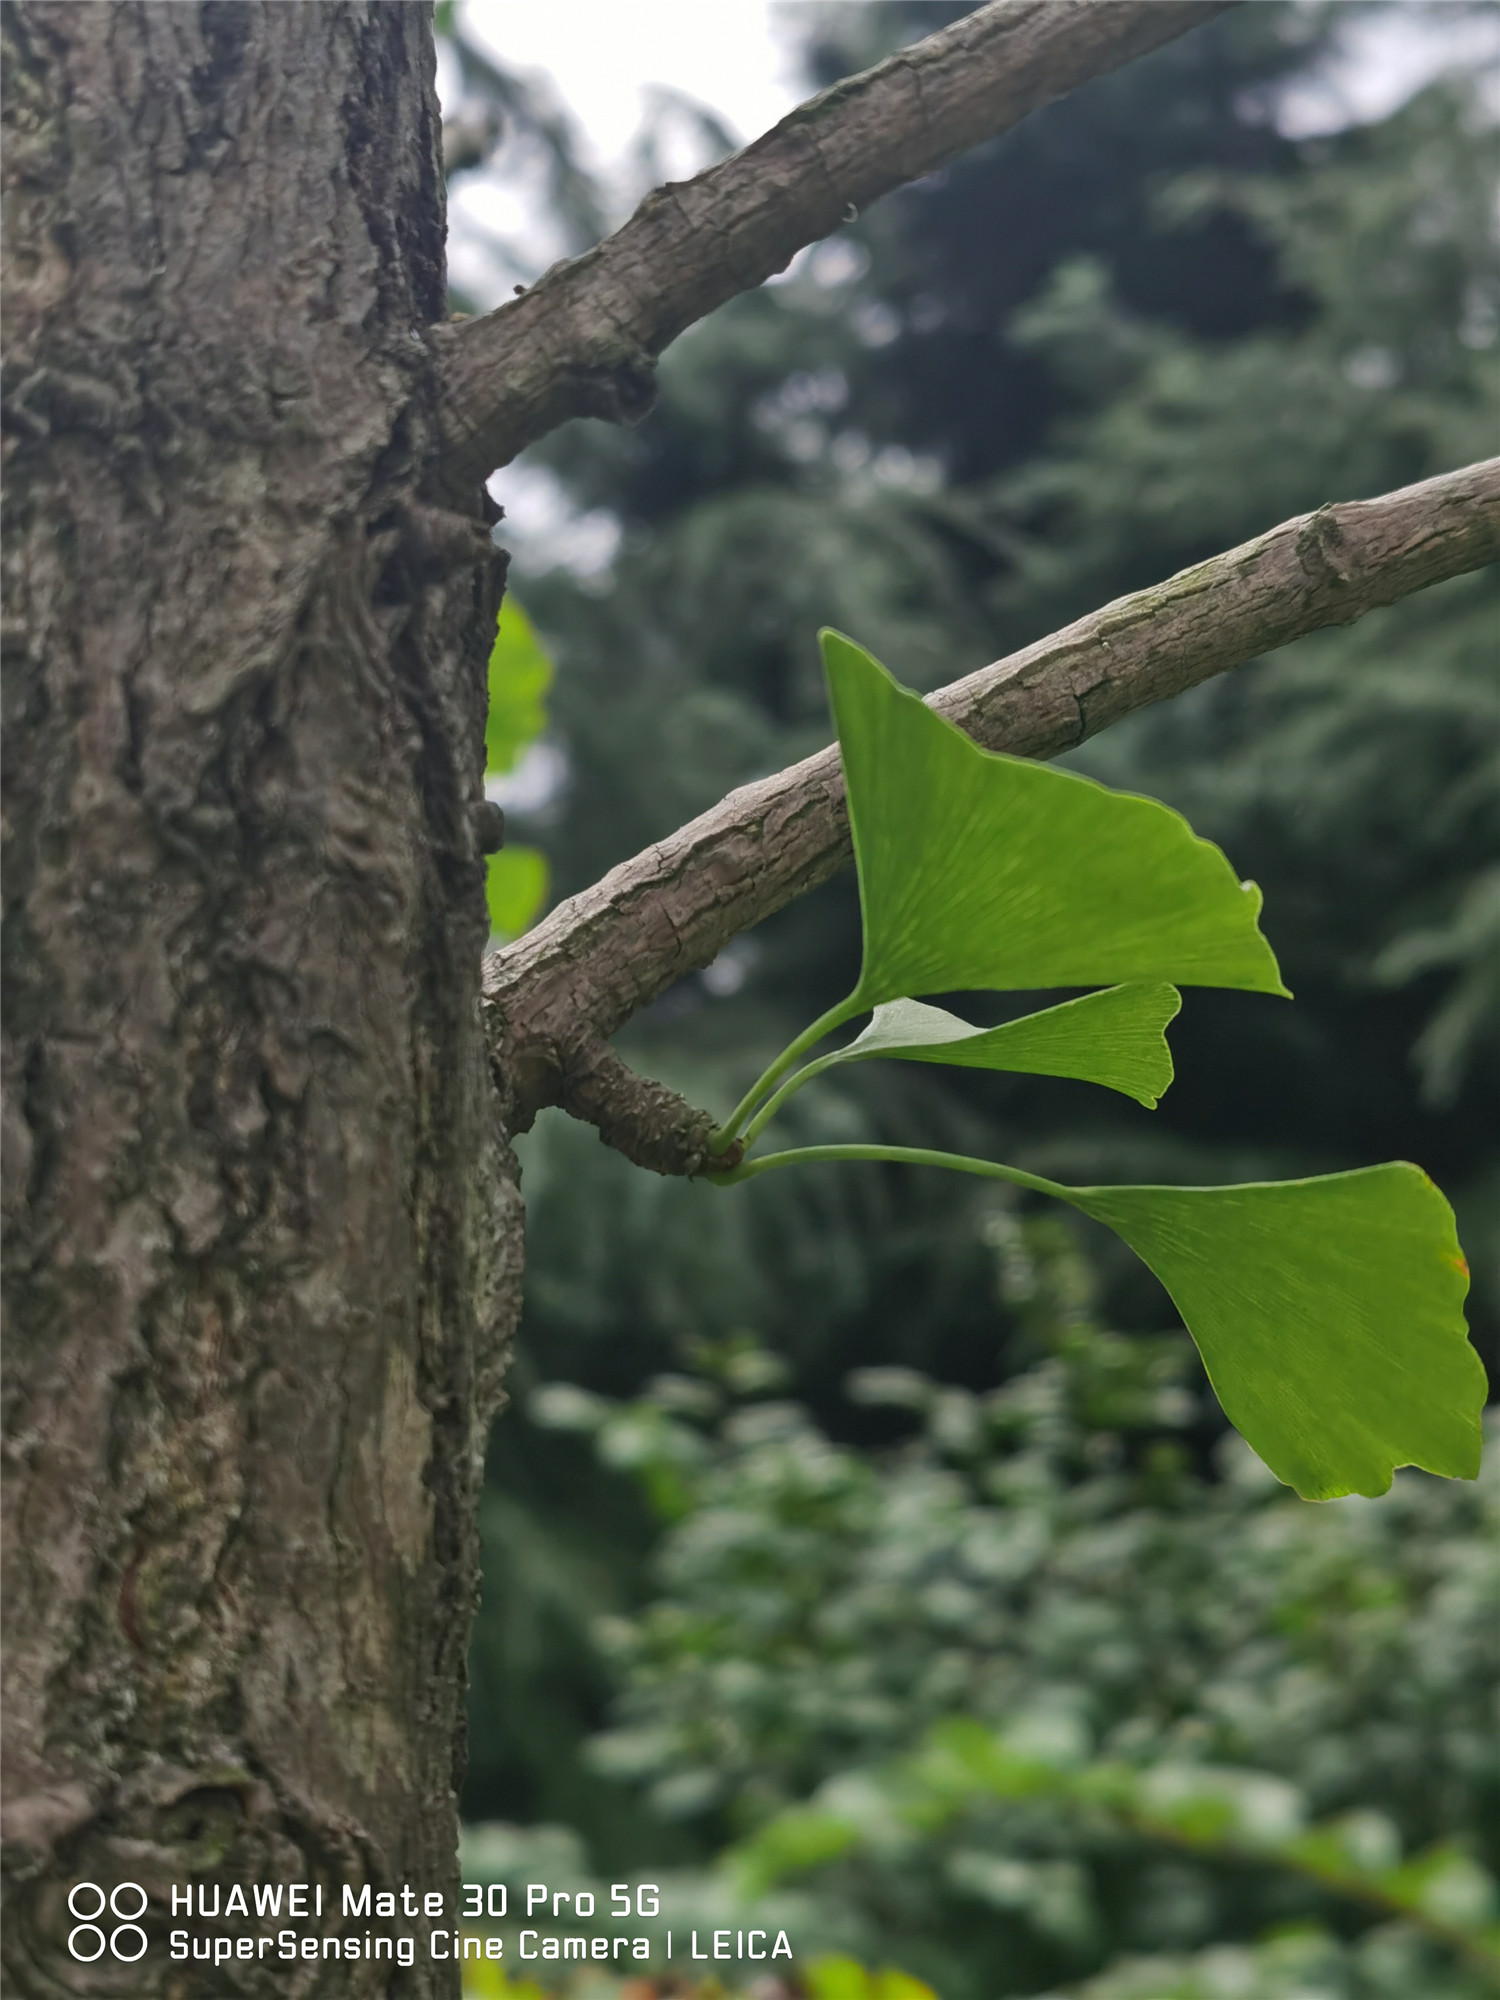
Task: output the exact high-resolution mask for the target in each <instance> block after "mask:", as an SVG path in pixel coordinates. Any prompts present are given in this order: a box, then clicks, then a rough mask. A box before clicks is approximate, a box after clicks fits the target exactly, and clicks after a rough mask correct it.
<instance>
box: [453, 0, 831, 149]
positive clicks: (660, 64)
mask: <svg viewBox="0 0 1500 2000" xmlns="http://www.w3.org/2000/svg"><path fill="white" fill-rule="evenodd" d="M772 5H773V0H468V4H467V7H466V9H465V14H466V19H467V21H468V22H469V24H470V26H471V27H472V28H473V29H474V30H475V31H476V32H477V34H478V35H479V36H481V37H482V38H483V40H484V41H485V42H486V43H487V44H488V45H489V46H490V47H491V48H492V49H493V50H494V51H495V53H496V54H497V55H499V56H501V57H503V58H504V59H505V60H506V61H507V62H510V63H513V64H516V65H517V66H520V67H524V68H527V69H543V70H546V71H548V72H549V73H550V75H551V76H552V78H553V81H554V82H555V83H556V85H557V88H558V91H559V93H560V94H561V96H562V97H563V98H564V99H565V100H566V101H567V103H568V104H569V105H570V106H571V107H572V110H573V112H574V113H575V115H576V117H577V118H578V121H579V123H580V125H581V126H582V127H583V130H584V131H585V132H586V133H587V134H588V137H589V139H590V141H591V143H592V145H593V148H594V150H595V152H596V155H597V156H598V161H599V164H600V165H601V166H603V165H608V164H609V163H610V162H612V161H614V160H616V159H618V158H619V156H620V155H621V154H622V153H624V152H625V150H626V148H627V147H628V146H629V144H630V141H631V140H632V139H633V138H634V136H635V133H636V129H637V127H638V126H639V124H640V122H641V114H642V111H643V109H644V105H643V101H642V96H641V92H642V89H643V88H644V87H645V86H646V85H648V84H652V83H664V84H669V85H671V86H672V87H674V88H675V89H677V90H681V91H685V92H686V93H687V95H688V96H690V97H695V98H697V99H698V100H699V101H700V102H701V103H703V104H707V105H710V106H711V107H712V108H713V109H714V110H716V111H718V112H719V113H720V114H721V116H722V117H723V118H724V119H725V120H726V121H727V122H728V123H729V124H730V125H732V126H733V127H734V129H735V131H736V132H737V133H738V134H739V136H740V138H741V139H754V138H758V137H759V135H760V134H761V133H762V132H764V131H765V130H766V129H767V127H768V126H771V125H774V124H775V123H776V121H777V119H778V118H780V117H782V116H783V115H784V113H786V112H788V111H790V110H791V108H792V106H793V104H795V103H796V102H797V100H798V98H799V97H801V96H802V95H803V92H802V91H801V90H800V89H798V87H797V85H796V82H795V80H794V79H793V77H792V75H791V73H790V71H791V65H790V63H789V62H788V60H787V54H786V51H785V49H784V47H783V45H782V43H781V41H780V40H779V38H778V37H777V36H776V33H775V30H774V27H773V24H772V18H771V15H772Z"/></svg>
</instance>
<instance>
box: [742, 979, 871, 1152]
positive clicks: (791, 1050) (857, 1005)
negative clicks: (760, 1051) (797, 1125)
mask: <svg viewBox="0 0 1500 2000" xmlns="http://www.w3.org/2000/svg"><path fill="white" fill-rule="evenodd" d="M863 1012H864V1003H863V1002H862V1001H861V1000H859V999H858V998H857V997H856V996H855V995H854V994H853V993H851V994H850V995H849V997H848V998H847V999H846V1000H840V1002H839V1003H838V1005H837V1006H836V1007H830V1008H829V1009H828V1012H827V1013H826V1014H820V1015H819V1016H818V1018H817V1020H816V1021H814V1022H813V1023H812V1025H811V1026H810V1027H807V1028H804V1029H803V1030H802V1033H801V1034H800V1035H798V1037H797V1038H796V1040H795V1041H792V1042H788V1043H787V1045H786V1047H785V1048H784V1049H783V1050H782V1051H781V1054H780V1055H779V1056H778V1057H777V1058H776V1060H775V1062H773V1063H772V1064H771V1066H770V1068H769V1069H764V1070H762V1071H761V1073H760V1075H759V1076H758V1077H757V1078H756V1079H755V1081H754V1083H752V1084H751V1086H750V1088H749V1089H748V1090H747V1091H746V1092H745V1094H744V1096H743V1097H742V1098H741V1099H740V1101H739V1103H738V1104H737V1105H736V1106H735V1107H734V1109H733V1111H731V1112H730V1114H729V1116H728V1118H727V1119H726V1120H725V1122H724V1123H723V1124H722V1125H721V1126H720V1127H719V1129H718V1131H717V1132H715V1133H714V1135H713V1137H712V1139H711V1140H710V1141H709V1146H710V1148H711V1150H712V1151H713V1152H715V1153H723V1152H727V1151H728V1149H729V1147H730V1146H731V1145H733V1143H734V1141H735V1140H736V1139H737V1138H738V1137H739V1130H740V1126H741V1125H742V1124H743V1122H744V1120H745V1119H746V1118H747V1117H748V1116H749V1114H750V1113H751V1112H752V1111H753V1110H754V1109H755V1107H756V1105H757V1104H758V1103H759V1102H760V1100H761V1098H762V1097H763V1096H764V1095H765V1093H766V1092H767V1091H768V1090H769V1089H770V1088H771V1086H772V1084H774V1083H775V1082H777V1081H778V1079H779V1078H781V1077H783V1076H785V1075H786V1073H787V1071H788V1070H789V1069H790V1068H791V1066H792V1064H793V1063H794V1062H795V1061H796V1060H797V1058H798V1056H800V1055H802V1054H803V1053H804V1052H805V1051H806V1050H808V1049H810V1048H811V1047H812V1046H813V1044H814V1043H815V1042H821V1041H822V1039H823V1037H824V1036H825V1035H831V1034H832V1033H833V1031H834V1029H835V1028H841V1027H842V1026H843V1025H844V1023H845V1021H852V1020H853V1018H854V1016H855V1015H856V1014H860V1013H863ZM812 1068H813V1065H812V1064H809V1065H808V1070H809V1071H810V1070H811V1069H812ZM800 1080H801V1081H803V1082H805V1081H806V1072H804V1073H803V1075H802V1077H801V1079H800ZM797 1083H798V1079H796V1078H794V1079H793V1088H795V1087H796V1086H797ZM790 1094H791V1092H790V1090H788V1091H786V1092H778V1094H777V1100H776V1101H778V1102H779V1101H780V1098H781V1097H782V1096H790ZM768 1115H769V1113H768ZM759 1129H760V1128H759V1126H757V1127H756V1130H757V1131H758V1130H759ZM776 1157H778V1158H779V1157H780V1155H779V1154H778V1155H777V1156H776ZM725 1178H726V1179H728V1178H730V1177H729V1176H728V1175H726V1176H725Z"/></svg>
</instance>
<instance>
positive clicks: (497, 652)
mask: <svg viewBox="0 0 1500 2000" xmlns="http://www.w3.org/2000/svg"><path fill="white" fill-rule="evenodd" d="M551 682H552V662H551V661H550V660H549V659H548V658H547V655H546V654H545V653H544V652H543V651H542V648H541V645H540V644H539V642H538V640H537V636H536V633H535V632H534V631H533V630H532V626H531V620H530V619H529V618H528V617H527V616H526V613H525V612H524V611H523V610H522V609H521V607H520V605H519V604H517V602H516V600H515V599H514V598H513V597H507V598H506V600H505V602H504V603H503V604H502V605H501V607H500V619H499V622H498V624H497V625H496V627H495V643H494V645H493V646H492V647H491V648H490V665H489V711H488V714H487V715H486V717H485V724H484V768H485V772H486V774H487V775H488V776H490V777H492V778H497V777H503V776H504V775H505V773H506V772H507V771H511V770H514V768H515V766H516V763H517V760H518V759H519V758H520V755H521V752H522V751H523V750H525V749H526V747H527V745H528V744H530V743H533V742H535V740H536V738H537V737H538V736H540V735H541V733H542V730H543V728H544V726H545V724H546V720H547V714H546V710H545V708H544V707H543V705H542V704H543V698H544V696H545V695H546V692H547V689H548V687H549V686H550V685H551Z"/></svg>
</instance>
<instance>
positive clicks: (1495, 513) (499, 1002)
mask: <svg viewBox="0 0 1500 2000" xmlns="http://www.w3.org/2000/svg"><path fill="white" fill-rule="evenodd" d="M1497 559H1500V459H1489V460H1487V461H1485V462H1484V463H1482V464H1479V465H1470V466H1465V467H1463V468H1462V469H1461V470H1459V471H1457V472H1448V473H1444V474H1442V475H1441V476H1440V477H1438V478H1436V479H1428V480H1424V481H1423V482H1422V483H1421V484H1420V485H1418V486H1407V487H1404V488H1402V490H1401V491H1400V492H1397V493H1387V494H1383V495H1381V496H1380V497H1379V498H1378V499H1374V500H1352V501H1347V502H1345V503H1344V504H1342V505H1340V506H1327V507H1320V508H1319V509H1318V510H1317V512H1316V513H1314V514H1302V515H1299V516H1298V517H1297V518H1296V519H1295V520H1291V521H1284V522H1283V523H1282V524H1281V526H1280V527H1278V528H1272V529H1271V531H1270V532H1269V534H1265V535H1261V536H1259V537H1258V538H1257V539H1256V540H1255V541H1252V542H1245V543H1243V544H1242V545H1241V546H1240V547H1239V548H1237V549H1230V550H1229V551H1228V553H1227V554H1224V555H1219V556H1214V557H1213V558H1212V559H1211V560H1210V561H1208V562H1203V563H1198V564H1196V565H1195V566H1194V567H1193V568H1191V569H1185V570H1181V571H1179V572H1178V574H1177V575H1176V576H1174V577H1170V578H1168V580H1167V581H1166V582H1165V583H1161V584H1157V585H1156V586H1154V587H1153V588H1152V589H1150V590H1142V591H1137V592H1136V593H1135V595H1134V596H1131V597H1122V598H1118V599H1117V600H1116V601H1115V602H1114V603H1113V604H1107V605H1105V607H1104V609H1103V610H1102V611H1096V612H1093V613H1092V614H1091V615H1090V616H1089V617H1087V618H1080V619H1079V620H1078V622H1077V623H1076V624H1074V625H1069V626H1067V627H1066V628H1065V629H1064V630H1063V631H1061V632H1056V633H1053V634H1052V636H1051V637H1050V638H1046V639H1040V640H1038V641H1037V643H1036V644H1035V645H1033V646H1028V647H1026V649H1025V650H1024V651H1023V652H1019V653H1014V654H1012V655H1011V657H1010V658H1009V659H1006V660H1000V661H998V662H997V663H996V664H995V665H993V666H989V667H983V668H981V669H980V671H979V672H978V673H975V674H970V675H969V676H968V678H967V679H965V680H961V681H955V682H954V683H953V685H952V686H951V687H946V688H942V689H940V690H939V691H938V692H937V693H936V694H934V695H931V696H929V697H928V699H929V700H930V702H931V704H932V706H933V707H934V708H936V709H937V710H938V711H939V713H940V714H943V715H946V716H948V717H950V718H951V719H952V720H953V721H954V722H956V723H957V724H958V725H959V726H960V728H962V729H965V730H967V731H968V733H969V734H970V735H971V736H973V737H974V738H975V739H976V741H978V742H980V743H983V744H985V745H987V746H988V747H989V748H991V749H996V750H1008V751H1011V752H1013V753H1014V754H1016V755H1019V756H1026V757H1052V756H1056V755H1057V753H1058V752H1059V751H1062V750H1068V749H1071V748H1072V747H1073V745H1074V744H1076V743H1081V742H1082V741H1083V740H1084V738H1085V737H1088V736H1092V735H1094V734H1095V732H1096V731H1098V730H1100V729H1103V728H1105V727H1106V726H1107V725H1108V724H1109V723H1111V722H1116V721H1118V720H1119V718H1120V717H1121V716H1123V715H1128V714H1129V713H1130V711H1131V710H1132V709H1136V708H1142V707H1144V706H1145V705H1146V704H1147V703H1149V702H1154V701H1161V700H1163V699H1165V698H1166V697H1167V696H1168V695H1174V694H1180V693H1182V691H1183V690H1184V689H1185V688H1190V687H1195V686H1196V685H1197V684H1198V683H1199V682H1200V681H1205V680H1208V679H1210V678H1211V677H1212V676H1213V675H1214V674H1219V673H1223V672H1224V670H1225V669H1226V668H1228V667H1233V666H1238V665H1239V664H1240V663H1241V662H1242V661H1245V660H1249V659H1254V658H1255V657H1257V656H1258V655H1259V654H1262V653H1267V652H1270V651H1271V650H1272V649H1273V648H1275V647H1277V646H1284V645H1286V644H1288V642H1289V641H1291V640H1293V639H1297V638H1300V637H1301V636H1302V635H1303V634H1304V633H1307V632H1314V631H1317V630H1318V629H1319V628H1320V627H1322V626H1326V625H1348V624H1352V623H1353V621H1354V620H1355V619H1356V618H1359V617H1361V616H1362V615H1363V614H1364V613H1365V612H1366V611H1370V610H1373V609H1375V608H1376V607H1377V606H1378V605H1382V604H1392V603H1394V602H1395V601H1396V599H1398V598H1401V597H1406V596H1408V595H1410V593H1411V592H1412V591H1415V590H1421V589H1423V588H1424V587H1425V586H1426V585H1427V584H1431V583H1441V582H1442V581H1444V580H1445V579H1446V578H1448V577H1453V576H1459V575H1462V574H1463V573H1464V572H1465V571H1466V570H1474V569H1480V568H1482V567H1483V566H1484V565H1485V564H1486V563H1490V562H1494V561H1496V560H1497ZM848 859H849V828H848V821H847V819H846V817H845V813H844V794H843V781H842V779H841V777H840V775H839V762H838V752H837V750H836V749H834V748H830V749H827V750H823V751H820V752H819V753H818V755H817V756H815V757H808V758H806V759H805V760H804V761H803V762H802V763H800V764H794V765H793V766H792V767H791V768H790V769H789V770H786V771H779V772H777V773H776V774H775V776H774V777H769V778H762V779H760V780H759V781H758V782H757V783H755V784H753V785H746V786H743V787H742V788H741V789H740V790H739V791H737V792H731V793H730V795H729V797H728V798H726V799H724V800H722V801H721V802H720V803H719V804H718V805H717V806H715V807H714V808H713V809H712V811H710V812H707V813H704V814H703V815H702V816H701V817H700V818H698V819H696V820H693V821H692V822H691V823H690V824H689V825H688V826H685V827H683V828H682V829H681V830H680V831H679V832H677V833H674V834H673V835H672V836H671V837H670V838H669V839H667V840H664V841H661V842H659V843H658V844H657V845H656V846H655V847H652V848H649V849H648V850H647V851H646V852H645V853H644V854H639V855H637V856H636V857H635V859H634V860H632V861H627V862H624V863H623V864H622V865H621V866H620V867H618V868H615V869H612V870H611V872H610V873H609V874H608V875H606V876H605V877H604V879H603V880H602V881H601V882H598V883H596V884H595V885H594V887H593V888H591V889H586V890H584V891H583V893H582V894H581V895H578V896H574V897H572V898H571V899H570V900H569V901H568V902H566V903H563V904H560V905H559V907H558V908H557V909H555V910H554V911H553V912H552V913H551V915H550V916H548V917H547V918H546V919H545V920H544V921H543V922H542V923H541V924H539V925H538V926H537V928H536V929H535V930H534V931H531V932H530V933H528V935H527V936H526V937H524V938H522V939H521V940H520V941H519V943H517V944H514V945H512V946H510V947H509V949H508V950H506V951H503V952H497V953H496V954H495V955H494V956H493V957H491V958H490V959H488V960H487V961H486V965H485V981H484V986H485V1002H484V1004H485V1013H486V1028H487V1033H488V1036H489V1042H490V1048H491V1051H492V1055H493V1057H494V1059H495V1067H496V1071H497V1074H498V1075H500V1076H501V1077H503V1078H504V1080H505V1084H506V1088H507V1090H508V1091H509V1092H510V1093H511V1094H512V1095H513V1096H514V1098H515V1099H516V1100H517V1102H516V1107H515V1108H516V1112H517V1114H518V1125H519V1124H521V1123H524V1122H526V1121H527V1120H529V1118H530V1116H531V1114H532V1113H533V1112H534V1111H535V1110H536V1109H537V1108H538V1107H539V1106H541V1105H543V1104H555V1103H563V1104H565V1105H566V1106H567V1107H568V1108H569V1109H570V1110H576V1111H577V1113H578V1115H579V1116H582V1117H585V1118H587V1119H588V1120H589V1122H590V1123H594V1124H600V1125H601V1128H602V1125H603V1123H604V1122H605V1121H603V1120H601V1119H600V1117H599V1115H598V1108H597V1100H598V1098H599V1094H600V1091H601V1088H603V1087H604V1083H605V1079H606V1077H607V1079H608V1083H607V1092H606V1095H607V1100H608V1106H609V1115H608V1121H607V1122H608V1124H609V1126H610V1130H611V1135H612V1137H611V1143H615V1144H617V1145H618V1146H619V1149H620V1150H621V1151H623V1152H626V1153H628V1154H629V1156H630V1157H631V1158H633V1159H637V1160H639V1161H640V1162H641V1164H643V1165H650V1166H654V1167H656V1168H657V1169H658V1171H663V1170H666V1171H691V1170H692V1169H691V1167H690V1166H688V1165H686V1164H684V1165H681V1166H677V1167H675V1168H673V1167H670V1166H668V1167H666V1168H665V1169H664V1168H663V1165H662V1163H663V1161H667V1160H681V1161H683V1162H684V1163H686V1162H688V1161H690V1160H694V1159H696V1158H697V1156H698V1153H699V1151H700V1149H701V1141H702V1114H701V1113H696V1112H695V1113H691V1114H689V1113H688V1111H687V1107H686V1106H679V1112H680V1114H681V1119H682V1124H681V1131H680V1132H679V1134H678V1135H677V1136H676V1137H675V1138H674V1137H669V1136H668V1135H666V1134H664V1130H663V1125H662V1117H663V1110H664V1106H663V1103H662V1101H661V1094H660V1091H661V1087H660V1086H659V1085H654V1084H653V1085H650V1086H643V1085H641V1084H640V1082H639V1079H635V1078H632V1077H631V1074H630V1072H629V1071H628V1070H626V1069H625V1067H624V1065H623V1064H620V1063H619V1062H618V1059H617V1058H614V1057H613V1056H612V1055H610V1056H608V1057H605V1056H602V1055H601V1053H600V1044H601V1042H602V1041H603V1040H604V1038H606V1037H608V1036H609V1035H611V1034H613V1033H614V1031H615V1030H616V1029H617V1028H618V1027H620V1026H621V1024H622V1023H623V1022H625V1021H627V1020H629V1018H630V1016H631V1015H632V1014H633V1013H635V1012H636V1010H637V1009H638V1008H640V1007H643V1006H644V1005H645V1004H646V1003H647V1002H648V1001H649V1000H651V999H653V998H654V997H655V996H656V995H657V994H658V993H660V992H661V991H662V990H663V988H664V987H666V986H669V985H670V984H671V983H672V981H673V980H674V979H678V978H680V977H681V976H682V975H683V974H684V973H687V972H691V971H693V970H694V969H695V968H696V967H699V966H703V965H707V964H708V962H709V961H710V959H712V958H713V957H714V956H715V954H716V953H717V952H719V951H720V950H721V949H722V948H723V946H724V945H725V944H726V943H727V942H728V941H729V939H730V938H731V937H733V936H734V935H735V934H736V933H737V932H739V931H742V930H746V929H748V928H749V926H750V925H752V924H756V923H759V922H760V920H761V919H762V918H763V917H768V916H770V914H771V913H772V911H774V910H779V909H780V908H781V907H782V905H783V904H784V903H787V902H790V901H791V899H792V898H793V897H794V896H798V895H801V894H802V893H803V891H804V890H807V889H811V888H813V887H814V886H815V885H816V884H817V883H819V882H823V881H825V880H826V879H827V878H828V877H829V876H830V875H832V874H833V873H834V872H835V870H837V869H838V868H840V867H842V866H843V864H844V863H845V862H846V861H847V860H848ZM575 1077H576V1078H577V1079H578V1081H579V1084H580V1086H584V1087H581V1088H580V1090H579V1091H578V1092H577V1093H576V1094H577V1097H578V1102H577V1103H576V1104H575V1103H574V1101H573V1099H574V1095H575V1093H574V1090H573V1088H572V1084H571V1081H570V1080H571V1079H573V1078H575ZM585 1079H587V1083H586V1086H585ZM642 1092H645V1093H648V1094H646V1095H643V1094H641V1093H642Z"/></svg>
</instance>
